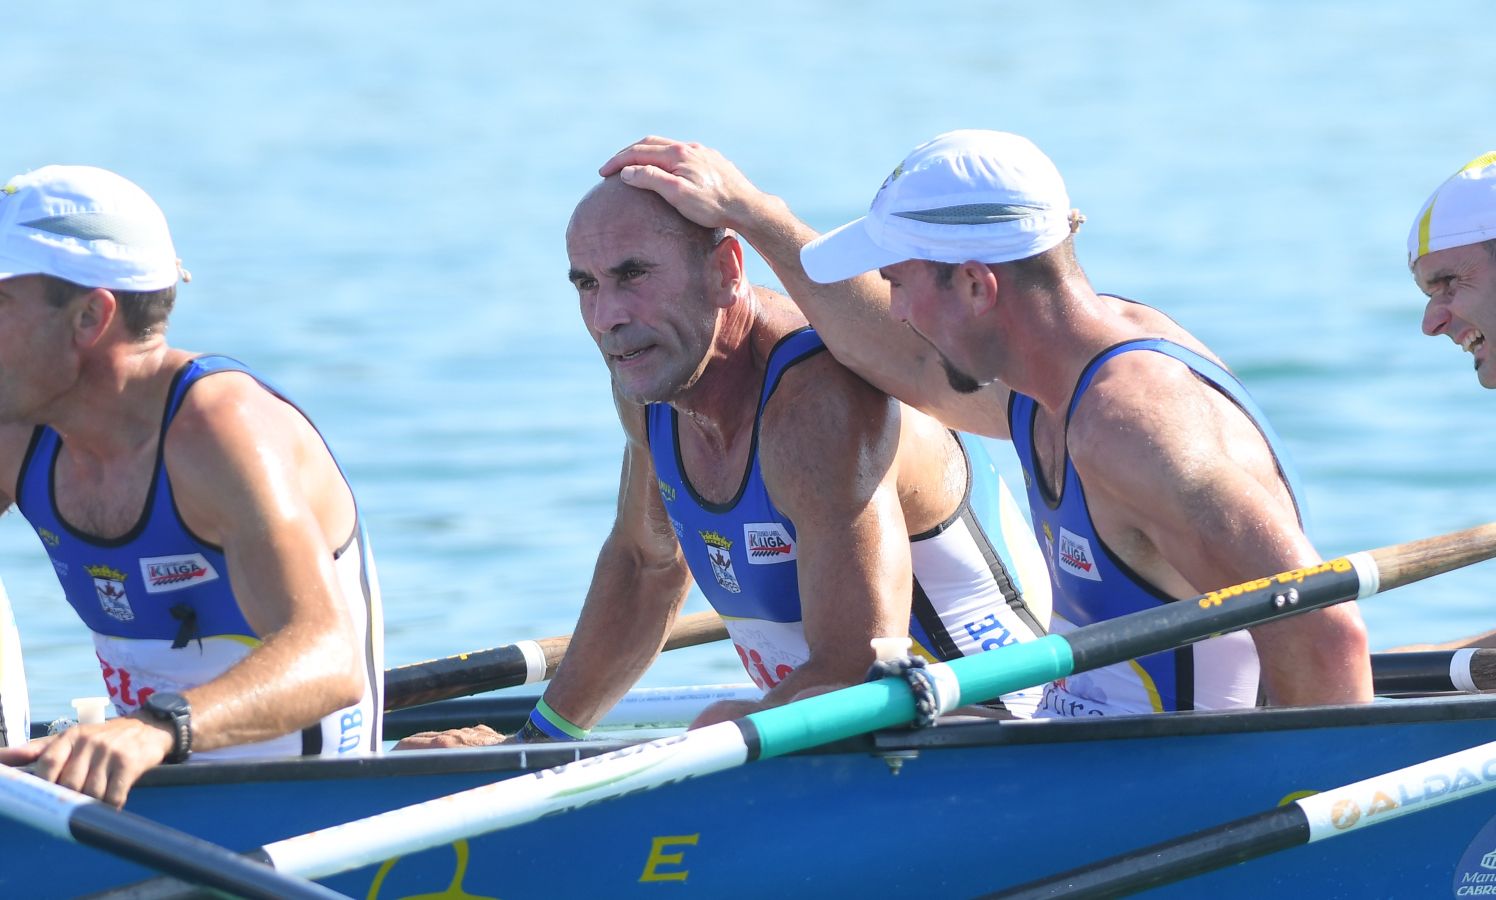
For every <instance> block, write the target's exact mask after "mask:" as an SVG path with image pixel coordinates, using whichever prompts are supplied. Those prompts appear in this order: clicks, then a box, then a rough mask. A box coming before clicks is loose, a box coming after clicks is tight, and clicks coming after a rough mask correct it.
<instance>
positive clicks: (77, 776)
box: [0, 716, 174, 808]
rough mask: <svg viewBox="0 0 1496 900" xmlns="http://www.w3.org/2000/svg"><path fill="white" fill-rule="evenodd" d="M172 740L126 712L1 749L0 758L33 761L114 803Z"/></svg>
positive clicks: (44, 774)
mask: <svg viewBox="0 0 1496 900" xmlns="http://www.w3.org/2000/svg"><path fill="white" fill-rule="evenodd" d="M173 740H174V738H173V735H172V734H171V733H170V732H168V731H166V729H165V728H164V727H158V726H156V725H154V724H152V723H149V722H146V721H144V720H142V719H138V718H135V717H134V716H125V717H123V718H119V719H110V720H109V721H108V722H103V723H100V724H97V725H74V726H73V727H72V728H69V729H68V730H67V731H64V732H63V733H61V734H58V735H53V736H52V737H45V738H38V739H37V740H34V741H32V742H30V743H28V744H26V745H24V746H21V747H8V748H4V749H0V763H3V764H5V765H10V766H24V765H27V764H28V763H29V764H32V766H33V767H32V771H33V772H35V773H36V775H37V776H38V777H40V778H45V779H46V780H47V781H50V782H53V783H55V784H58V785H61V786H62V787H65V788H71V789H72V790H75V791H79V792H80V793H84V794H87V795H89V796H90V797H95V798H98V799H99V800H102V801H104V802H105V803H108V804H109V805H111V806H114V807H116V808H118V807H122V806H124V805H125V797H126V796H127V795H128V794H129V793H130V788H131V787H133V786H134V784H135V782H136V781H137V780H139V779H140V776H141V775H142V774H144V773H145V771H146V770H147V769H150V768H151V767H153V766H155V765H157V764H158V763H160V762H161V761H162V760H164V759H165V758H166V755H167V754H168V753H170V752H171V749H172V745H173Z"/></svg>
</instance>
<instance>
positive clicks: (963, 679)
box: [747, 635, 1072, 759]
mask: <svg viewBox="0 0 1496 900" xmlns="http://www.w3.org/2000/svg"><path fill="white" fill-rule="evenodd" d="M1071 664H1072V662H1071V657H1070V645H1069V644H1068V643H1067V642H1066V641H1065V639H1064V638H1062V637H1060V636H1058V635H1050V636H1048V637H1044V638H1040V639H1039V640H1037V641H1030V642H1028V643H1026V644H1010V645H1008V646H1006V647H1003V648H1001V649H1000V650H994V651H991V652H990V653H983V654H978V655H976V656H968V657H964V658H962V659H957V660H954V661H952V662H950V663H945V664H943V665H947V666H949V667H950V669H951V672H952V674H954V675H955V676H956V677H957V678H958V679H959V680H960V683H961V697H960V702H961V703H976V702H979V701H982V700H991V699H992V698H994V697H997V696H1000V695H1002V694H1006V693H1008V692H1009V691H1016V690H1021V689H1023V688H1029V687H1034V686H1036V685H1040V684H1043V683H1044V682H1046V681H1053V680H1054V679H1056V678H1061V677H1063V676H1065V675H1068V674H1070V669H1071ZM915 713H916V710H915V707H914V693H913V691H911V690H910V689H909V684H908V683H907V682H905V681H903V680H902V679H898V678H884V679H882V680H880V681H874V682H872V683H870V684H862V685H857V686H856V687H851V688H847V689H845V690H840V691H833V692H832V693H829V694H822V695H820V696H818V697H808V698H806V699H804V700H797V701H795V702H794V703H792V704H789V705H788V706H776V707H774V708H773V709H766V710H763V711H761V712H756V713H750V714H749V715H748V717H747V718H748V721H750V722H752V723H753V727H754V728H755V729H756V730H757V732H758V741H759V745H758V757H759V758H760V759H763V758H767V757H771V756H783V755H784V754H786V753H794V752H796V751H798V750H806V749H809V748H811V747H815V746H819V745H820V744H825V743H829V742H831V741H839V740H842V739H844V738H849V737H853V736H855V735H859V734H865V733H867V732H869V731H872V730H875V729H878V728H888V727H891V726H894V725H905V724H908V723H909V722H911V721H913V720H914V718H915Z"/></svg>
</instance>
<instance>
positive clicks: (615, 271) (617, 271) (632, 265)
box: [566, 256, 657, 281]
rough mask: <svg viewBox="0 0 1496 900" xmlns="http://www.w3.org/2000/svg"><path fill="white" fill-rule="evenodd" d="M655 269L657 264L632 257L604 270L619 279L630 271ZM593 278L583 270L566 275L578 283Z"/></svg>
mask: <svg viewBox="0 0 1496 900" xmlns="http://www.w3.org/2000/svg"><path fill="white" fill-rule="evenodd" d="M655 268H657V264H656V263H652V262H648V261H646V260H642V259H639V258H638V257H634V256H631V257H629V258H628V259H625V260H624V261H623V262H620V263H618V264H617V265H615V266H609V267H608V268H606V269H604V270H603V272H604V273H606V274H608V275H611V276H613V277H614V278H617V277H619V276H621V275H623V274H624V273H625V272H627V271H629V270H630V269H644V270H645V271H653V270H654V269H655ZM591 277H592V273H591V272H587V271H584V270H582V269H570V270H568V271H567V273H566V278H567V280H568V281H577V280H578V279H581V278H591Z"/></svg>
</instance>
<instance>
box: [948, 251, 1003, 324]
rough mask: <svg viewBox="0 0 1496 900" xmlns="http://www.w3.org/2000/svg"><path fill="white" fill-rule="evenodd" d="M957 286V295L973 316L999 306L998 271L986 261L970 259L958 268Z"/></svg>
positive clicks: (955, 279)
mask: <svg viewBox="0 0 1496 900" xmlns="http://www.w3.org/2000/svg"><path fill="white" fill-rule="evenodd" d="M953 280H954V281H955V283H956V287H957V296H959V297H960V298H961V301H962V302H963V303H965V304H966V306H967V311H968V312H970V313H971V314H972V315H973V316H980V315H983V314H985V313H987V312H990V311H991V310H992V309H993V308H994V307H996V306H997V291H998V287H999V282H998V277H997V272H995V271H994V270H993V268H992V267H991V266H989V265H987V264H986V263H982V262H977V261H976V260H974V259H969V260H967V261H966V262H964V263H962V264H961V265H960V267H959V268H957V269H956V277H955V278H954V279H953Z"/></svg>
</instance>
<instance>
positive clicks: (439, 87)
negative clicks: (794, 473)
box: [0, 0, 1496, 718]
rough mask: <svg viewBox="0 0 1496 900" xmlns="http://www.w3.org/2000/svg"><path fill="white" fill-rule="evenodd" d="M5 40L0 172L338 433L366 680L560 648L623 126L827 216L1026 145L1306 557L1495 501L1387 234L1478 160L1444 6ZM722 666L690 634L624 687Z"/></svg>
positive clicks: (1440, 525) (81, 655)
mask: <svg viewBox="0 0 1496 900" xmlns="http://www.w3.org/2000/svg"><path fill="white" fill-rule="evenodd" d="M6 37H7V40H6V41H5V45H6V47H5V51H4V56H3V58H4V60H5V66H4V76H3V78H0V122H3V128H4V139H3V140H0V169H3V170H5V171H4V172H0V177H3V176H4V175H8V174H10V173H12V172H19V171H23V170H25V169H29V168H33V167H36V166H39V165H43V164H45V163H50V162H78V163H92V164H96V165H103V166H107V167H110V168H114V169H117V170H118V171H120V172H122V173H125V174H127V175H128V176H129V177H131V178H133V179H135V180H137V181H138V182H139V183H141V184H142V185H143V186H145V187H146V188H147V189H148V190H149V191H151V192H152V193H153V194H154V195H155V196H156V197H157V199H158V200H159V201H160V203H161V205H162V206H163V207H164V208H165V210H166V212H167V214H168V216H169V217H170V219H171V221H172V222H173V226H174V231H175V234H176V236H177V242H178V248H179V251H180V253H181V255H182V256H183V257H184V259H185V261H186V264H187V266H188V267H189V268H190V269H191V270H192V271H193V273H194V275H195V276H196V277H195V280H194V281H193V283H192V284H191V285H190V286H188V287H186V288H185V289H184V290H183V292H182V296H181V300H180V305H179V309H178V312H177V313H176V314H175V316H174V324H173V326H172V330H171V337H172V340H173V342H174V343H175V344H177V345H180V346H184V347H187V348H190V349H197V350H214V351H219V352H225V353H229V354H232V355H234V356H237V357H240V358H242V359H244V360H246V361H249V362H251V363H252V364H254V365H256V366H258V367H260V368H261V369H262V370H264V371H265V372H267V373H269V374H270V375H271V376H272V377H273V378H275V379H276V380H278V381H279V382H280V383H281V384H282V385H283V386H284V387H285V388H286V389H287V390H288V391H290V392H291V393H292V394H293V395H294V396H295V397H297V398H298V399H299V400H300V401H301V402H302V404H303V405H304V406H305V407H306V408H307V409H308V410H309V411H310V412H311V413H312V415H313V417H314V418H315V419H316V421H317V422H318V424H319V425H320V426H321V427H322V429H323V430H324V432H325V433H326V434H327V435H328V437H329V439H330V440H331V441H332V442H333V444H334V446H335V447H336V449H337V451H338V453H339V455H340V457H341V458H342V460H343V462H344V464H345V466H346V468H347V470H348V472H349V474H350V477H351V478H352V480H353V482H354V484H355V487H356V488H357V491H358V495H359V498H360V501H361V504H362V506H363V510H364V513H365V515H366V517H367V519H368V523H369V526H370V528H371V530H372V533H373V537H374V541H375V546H376V549H377V552H378V555H379V561H380V571H381V575H382V580H383V584H384V592H385V599H386V617H387V625H388V629H387V642H388V643H387V646H388V660H389V662H390V663H391V664H395V663H402V662H409V661H414V660H417V659H423V658H428V657H432V656H438V655H446V654H449V653H453V652H457V651H459V650H466V649H473V648H476V647H479V646H489V645H493V644H497V643H507V642H509V641H512V640H515V639H518V638H525V637H538V636H545V635H552V634H563V633H566V632H568V631H570V629H571V624H572V622H573V621H574V619H575V616H576V613H577V610H578V608H579V605H580V602H581V598H582V596H583V594H584V592H585V590H586V588H587V584H588V581H589V578H590V575H591V571H592V562H593V559H594V556H595V554H596V550H597V547H598V546H599V544H600V542H601V540H602V538H603V536H604V535H605V534H606V532H607V530H608V527H609V525H610V522H611V516H612V509H613V504H614V493H615V491H616V485H617V473H618V464H619V454H620V450H621V447H622V437H621V433H620V431H619V428H618V426H617V423H616V420H615V418H614V414H613V410H612V406H611V403H610V400H609V394H608V390H607V374H606V371H605V369H604V368H603V367H602V365H601V364H600V362H599V361H598V359H597V357H596V355H595V354H596V351H595V349H594V348H593V347H592V345H591V343H590V341H589V340H588V338H587V336H586V334H585V332H584V331H583V329H582V327H581V324H580V320H579V318H578V316H577V313H576V311H575V300H574V294H573V293H572V291H571V288H570V286H569V285H568V284H567V283H566V280H565V277H564V272H565V268H566V260H565V256H564V252H563V244H562V229H563V227H564V225H565V222H566V219H567V216H568V215H569V213H570V210H571V207H572V205H573V203H574V202H575V200H576V198H577V197H579V196H580V194H581V193H582V192H583V191H585V190H586V189H587V187H588V186H589V185H590V184H591V183H592V182H593V180H594V179H595V177H596V176H595V170H596V167H597V166H598V165H599V164H600V163H601V162H602V161H603V160H604V159H606V158H607V156H609V155H610V154H611V153H612V152H613V151H614V150H616V149H618V148H619V147H621V146H623V145H625V144H626V143H628V142H630V141H632V140H633V139H635V138H637V137H639V136H642V135H644V134H646V133H657V134H666V135H671V136H677V137H682V138H688V139H694V140H700V141H702V142H705V143H708V144H712V145H715V146H718V147H720V148H722V149H723V150H724V151H726V152H727V153H728V154H729V155H730V156H732V157H733V158H735V159H736V160H737V161H738V162H739V163H740V164H741V165H742V167H743V168H744V169H745V170H746V171H747V172H748V173H749V174H750V175H752V176H753V177H755V178H756V179H757V180H758V181H759V183H760V184H762V185H763V186H765V187H766V188H768V189H770V190H773V191H775V192H777V193H780V194H782V195H783V196H785V197H787V198H788V199H789V200H790V202H791V203H792V204H793V205H794V206H795V207H796V209H797V210H798V211H799V212H800V213H801V215H802V216H803V217H804V218H806V219H807V221H809V222H810V223H811V224H812V225H815V226H817V227H819V228H827V227H830V226H833V225H837V224H840V223H841V222H843V221H845V220H847V219H849V218H852V217H853V216H855V215H858V214H860V212H861V211H862V210H863V209H864V208H865V206H866V203H867V201H868V200H869V199H870V197H871V194H872V191H873V189H874V188H875V187H876V186H877V185H878V184H879V183H880V181H881V180H882V179H883V177H884V176H885V175H886V174H887V172H888V171H889V170H890V169H891V168H892V167H893V165H894V163H896V162H897V161H898V160H899V159H900V158H902V156H903V155H904V153H905V152H906V151H907V150H908V149H909V148H910V147H912V146H913V145H914V144H916V143H918V142H920V141H921V140H923V139H925V138H927V137H929V136H931V135H933V134H935V133H937V132H939V131H943V130H946V129H949V128H954V127H992V128H1003V129H1008V130H1013V131H1019V132H1022V133H1025V134H1027V135H1028V136H1030V137H1032V138H1033V139H1034V140H1035V141H1036V142H1037V143H1038V144H1039V145H1040V146H1041V147H1043V148H1045V149H1046V150H1047V151H1048V152H1049V153H1050V154H1051V155H1052V156H1053V157H1054V159H1055V160H1056V162H1057V163H1058V164H1059V166H1060V169H1061V171H1062V172H1064V173H1065V175H1066V177H1067V179H1068V182H1069V186H1070V192H1071V196H1072V200H1073V202H1074V203H1075V204H1076V205H1077V206H1079V207H1080V208H1081V209H1082V210H1084V211H1085V212H1086V213H1087V215H1088V216H1089V218H1090V221H1089V223H1088V224H1087V225H1086V226H1085V229H1084V231H1083V232H1082V234H1081V238H1080V244H1079V252H1080V256H1081V259H1082V261H1083V263H1084V264H1085V266H1086V267H1087V269H1088V271H1089V272H1090V275H1091V277H1092V280H1093V281H1094V282H1095V284H1096V285H1097V286H1098V287H1100V288H1102V289H1105V290H1109V291H1113V292H1117V293H1122V294H1125V295H1128V296H1132V297H1136V298H1139V299H1145V300H1147V301H1149V302H1152V303H1154V304H1156V305H1159V306H1162V307H1163V308H1165V309H1167V310H1168V311H1170V312H1171V313H1172V314H1174V315H1175V316H1176V318H1178V319H1180V320H1181V321H1182V322H1183V323H1184V324H1185V325H1186V326H1187V327H1189V328H1191V329H1192V330H1194V331H1195V333H1196V334H1198V335H1199V336H1200V337H1201V338H1203V339H1204V340H1205V341H1206V342H1207V343H1209V344H1211V345H1212V346H1214V348H1215V349H1216V350H1217V351H1218V352H1220V353H1221V354H1222V355H1223V356H1224V357H1225V358H1226V359H1227V361H1228V362H1229V363H1230V364H1231V365H1232V366H1233V367H1234V368H1236V369H1237V371H1238V372H1239V373H1240V374H1241V375H1242V376H1243V377H1244V378H1245V379H1246V381H1247V382H1248V384H1249V385H1250V387H1251V388H1252V390H1253V391H1254V393H1255V394H1256V395H1257V397H1258V399H1259V400H1260V401H1261V402H1262V404H1263V405H1264V406H1265V407H1266V408H1267V410H1268V412H1269V414H1270V415H1271V416H1272V418H1273V419H1274V421H1275V424H1276V425H1277V427H1278V428H1279V430H1280V431H1281V432H1282V433H1283V435H1284V437H1285V439H1286V442H1287V444H1288V445H1289V447H1290V449H1291V451H1292V453H1293V455H1294V456H1295V458H1296V460H1297V462H1298V465H1299V468H1300V469H1301V472H1302V474H1303V476H1304V478H1305V480H1306V481H1307V484H1308V488H1309V491H1308V493H1309V502H1310V505H1311V508H1312V514H1313V520H1314V526H1315V529H1314V535H1315V537H1316V539H1317V541H1318V543H1319V545H1320V547H1321V549H1322V550H1323V551H1324V552H1326V553H1342V552H1348V551H1351V550H1357V549H1363V548H1368V547H1374V546H1380V545H1385V544H1390V543H1395V542H1399V541H1404V540H1409V539H1412V538H1416V537H1421V536H1424V535H1429V534H1434V533H1438V532H1443V531H1448V530H1452V529H1456V528H1461V527H1465V526H1468V525H1472V524H1476V523H1479V522H1481V521H1483V520H1485V519H1488V518H1493V517H1496V516H1493V511H1496V478H1493V477H1492V475H1491V472H1490V466H1491V460H1492V457H1493V450H1496V427H1493V423H1496V395H1491V394H1488V393H1484V392H1482V391H1481V390H1480V389H1479V388H1478V386H1477V385H1476V382H1475V378H1474V375H1473V374H1472V372H1471V371H1470V366H1469V362H1468V357H1464V356H1463V355H1462V354H1460V353H1459V352H1458V350H1457V349H1455V348H1454V347H1453V345H1452V344H1450V343H1449V342H1448V341H1446V340H1443V339H1440V340H1439V341H1433V340H1429V339H1427V338H1425V337H1422V336H1421V335H1420V334H1419V331H1418V321H1419V314H1420V310H1421V304H1420V302H1419V301H1420V297H1419V295H1418V294H1417V293H1416V292H1415V290H1414V289H1413V286H1412V284H1411V281H1410V279H1409V277H1408V275H1407V272H1406V268H1405V264H1404V249H1403V247H1404V244H1403V241H1404V238H1405V235H1406V233H1407V228H1408V225H1409V222H1410V220H1411V218H1412V216H1413V214H1414V212H1416V210H1417V208H1418V206H1419V204H1420V203H1421V202H1422V200H1423V199H1424V198H1425V196H1427V194H1428V193H1429V192H1430V191H1431V190H1432V189H1433V187H1434V186H1435V185H1436V184H1437V183H1438V182H1440V181H1441V180H1442V179H1443V178H1444V177H1445V176H1446V175H1448V174H1449V173H1450V172H1452V171H1453V170H1454V169H1456V168H1457V167H1458V166H1460V165H1461V164H1463V163H1464V162H1465V161H1467V160H1468V159H1470V158H1471V157H1473V156H1475V155H1476V154H1477V153H1478V152H1480V151H1484V150H1487V149H1491V148H1493V147H1496V120H1493V118H1492V110H1493V109H1496V78H1493V77H1492V76H1491V74H1490V71H1489V64H1488V60H1489V56H1490V48H1491V47H1492V46H1496V21H1493V17H1492V16H1491V15H1490V8H1489V6H1488V5H1487V4H1485V3H1481V2H1476V0H1468V2H1457V0H1435V2H1429V3H1422V4H1417V5H1416V6H1415V5H1413V4H1404V3H1375V2H1368V3H1360V4H1342V3H1334V2H1324V0H1315V2H1295V3H1289V2H1269V0H1264V2H1258V3H1244V2H1220V3H1212V4H1200V3H1186V2H1156V3H1146V4H1144V3H1137V4H1113V3H1078V2H1049V3H1043V4H1038V3H1025V4H1019V3H1000V2H991V0H989V2H971V0H968V2H956V3H930V4H912V3H891V2H856V3H853V2H837V3H821V4H814V3H804V2H792V0H760V2H756V3H750V4H740V5H737V6H736V7H723V6H720V5H716V6H714V5H711V4H664V3H652V4H650V3H645V4H618V3H610V4H602V3H570V4H568V3H557V4H499V3H480V2H442V0H438V2H432V3H423V4H411V3H405V2H393V0H365V2H362V3H357V4H355V3H345V2H327V3H293V2H288V0H267V2H261V3H246V4H231V5H222V4H220V5H208V6H204V5H201V4H122V3H103V2H98V0H70V2H66V3H31V4H21V3H11V4H7V8H6ZM755 271H756V272H757V273H758V275H759V277H761V278H764V279H767V278H768V277H769V275H768V273H767V269H766V268H764V267H762V266H758V268H757V269H756V270H755ZM3 371H4V360H0V373H3ZM1004 452H1006V451H1004ZM1492 565H1496V564H1492ZM1493 576H1496V569H1493V568H1491V567H1490V566H1487V567H1485V568H1475V569H1472V570H1468V571H1466V572H1462V573H1456V574H1452V575H1449V576H1444V577H1441V578H1439V579H1437V580H1435V581H1431V582H1429V583H1427V584H1426V585H1421V586H1416V587H1412V588H1407V589H1404V590H1402V591H1400V592H1398V593H1395V594H1389V595H1388V596H1386V597H1382V598H1377V599H1374V600H1372V601H1369V602H1368V603H1367V604H1366V605H1365V615H1366V617H1367V619H1368V620H1369V622H1370V626H1371V629H1372V637H1373V642H1374V644H1375V645H1376V646H1377V647H1379V648H1381V647H1388V646H1392V645H1396V644H1400V643H1404V642H1408V641H1415V640H1437V639H1444V638H1450V637H1453V636H1456V635H1459V634H1461V633H1466V632H1472V631H1477V630H1484V629H1485V628H1488V627H1493V626H1496V610H1493V609H1492V608H1491V604H1490V603H1489V601H1488V599H1487V598H1488V595H1489V590H1488V589H1487V587H1486V586H1487V584H1489V583H1490V581H1491V580H1492V578H1493ZM0 577H3V578H4V580H5V583H6V585H7V586H8V587H9V590H10V593H11V596H12V598H13V600H14V602H15V605H16V607H17V610H16V611H17V616H18V618H19V620H20V626H21V629H22V632H23V636H24V640H25V644H26V653H27V660H26V661H27V669H28V672H29V676H30V679H31V685H32V694H33V702H34V705H35V707H36V708H37V714H38V717H39V718H42V717H46V716H48V715H49V714H55V713H56V712H59V711H61V710H62V709H63V708H64V706H65V703H66V700H67V698H69V697H73V696H79V695H82V694H93V693H97V692H98V689H99V683H98V673H97V667H96V665H95V663H94V661H93V657H92V653H91V652H90V650H89V645H88V639H87V637H86V635H85V633H84V632H83V630H82V628H81V626H79V625H78V624H77V623H76V621H75V620H74V619H73V617H72V614H71V612H70V611H69V610H68V609H67V608H66V606H65V605H64V603H63V601H62V600H61V598H60V596H59V594H58V591H57V588H56V584H55V581H54V580H53V577H52V574H51V569H50V567H49V566H48V565H47V563H46V561H45V558H44V557H43V556H42V554H41V552H40V549H39V547H38V546H37V542H36V539H35V538H34V537H33V536H32V534H31V533H30V532H29V531H28V529H27V528H26V527H25V525H24V523H23V522H22V521H21V520H20V519H19V518H18V517H16V516H14V515H10V516H7V517H6V518H5V519H4V520H0ZM691 608H693V609H696V608H701V603H700V601H699V599H693V600H692V607H691ZM741 675H742V673H741V671H740V670H739V669H738V668H737V663H736V661H735V659H734V656H733V654H732V653H731V652H730V651H729V650H728V649H727V648H725V647H723V646H720V645H719V646H716V647H709V648H703V649H701V650H697V651H683V652H679V653H676V654H671V655H669V656H668V657H666V658H665V659H664V660H663V661H662V662H661V663H660V665H659V666H658V667H657V668H656V669H655V670H654V671H652V672H651V673H650V674H649V675H648V676H647V678H648V680H649V682H650V683H655V684H662V683H682V682H699V681H723V680H738V679H740V678H741Z"/></svg>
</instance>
